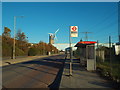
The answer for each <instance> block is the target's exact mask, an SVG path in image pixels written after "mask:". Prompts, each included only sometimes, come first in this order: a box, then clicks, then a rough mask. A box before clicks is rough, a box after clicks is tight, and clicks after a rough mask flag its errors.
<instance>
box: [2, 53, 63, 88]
mask: <svg viewBox="0 0 120 90" xmlns="http://www.w3.org/2000/svg"><path fill="white" fill-rule="evenodd" d="M64 58H65V55H56V56H49V57H46V58H40V59H35V60H32V61H27V62H22V63H17V64H11V65H8V66H4V67H3V68H2V79H3V80H2V84H3V88H53V87H54V88H55V87H56V88H59V85H60V80H61V76H62V72H63V66H64V62H65V59H64Z"/></svg>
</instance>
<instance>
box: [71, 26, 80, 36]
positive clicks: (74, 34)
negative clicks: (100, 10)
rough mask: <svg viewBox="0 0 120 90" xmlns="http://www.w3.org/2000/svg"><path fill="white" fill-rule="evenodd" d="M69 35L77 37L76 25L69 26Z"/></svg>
mask: <svg viewBox="0 0 120 90" xmlns="http://www.w3.org/2000/svg"><path fill="white" fill-rule="evenodd" d="M70 36H71V37H78V26H70Z"/></svg>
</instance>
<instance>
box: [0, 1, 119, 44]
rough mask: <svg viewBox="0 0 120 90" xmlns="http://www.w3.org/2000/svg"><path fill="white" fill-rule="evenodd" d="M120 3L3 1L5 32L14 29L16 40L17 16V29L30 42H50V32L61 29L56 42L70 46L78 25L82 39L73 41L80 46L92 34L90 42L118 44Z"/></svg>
mask: <svg viewBox="0 0 120 90" xmlns="http://www.w3.org/2000/svg"><path fill="white" fill-rule="evenodd" d="M117 5H118V3H117V2H3V3H2V30H3V29H4V27H8V28H10V29H11V31H12V32H11V36H12V37H13V31H14V29H13V26H14V16H22V15H23V16H24V17H23V18H20V17H17V21H16V30H19V29H21V31H22V32H24V33H25V34H26V36H27V37H28V41H29V42H30V43H38V42H39V41H44V42H46V43H48V42H49V39H48V33H54V32H55V31H56V30H57V29H58V28H59V32H58V33H57V35H56V36H57V38H58V40H55V43H69V30H70V26H78V27H79V29H78V34H79V37H76V38H72V43H77V42H78V41H80V39H81V38H82V39H83V40H85V38H84V37H85V34H83V33H81V32H91V33H89V34H88V40H90V41H97V40H99V42H101V43H108V37H109V35H110V36H111V37H112V42H118V37H117V36H118V6H117Z"/></svg>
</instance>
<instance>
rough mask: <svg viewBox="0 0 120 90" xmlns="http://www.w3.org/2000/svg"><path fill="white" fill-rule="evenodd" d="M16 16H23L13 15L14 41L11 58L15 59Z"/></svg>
mask: <svg viewBox="0 0 120 90" xmlns="http://www.w3.org/2000/svg"><path fill="white" fill-rule="evenodd" d="M17 17H21V18H22V17H23V16H14V42H13V57H12V59H15V36H16V35H15V34H16V18H17Z"/></svg>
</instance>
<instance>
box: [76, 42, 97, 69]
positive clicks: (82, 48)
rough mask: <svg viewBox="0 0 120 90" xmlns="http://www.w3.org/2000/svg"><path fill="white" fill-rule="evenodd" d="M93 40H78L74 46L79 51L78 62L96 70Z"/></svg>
mask: <svg viewBox="0 0 120 90" xmlns="http://www.w3.org/2000/svg"><path fill="white" fill-rule="evenodd" d="M95 43H96V42H94V41H80V42H78V43H77V44H76V45H75V47H77V50H78V52H79V57H80V63H81V64H83V65H85V66H86V67H87V70H89V71H91V70H96V55H95Z"/></svg>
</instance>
